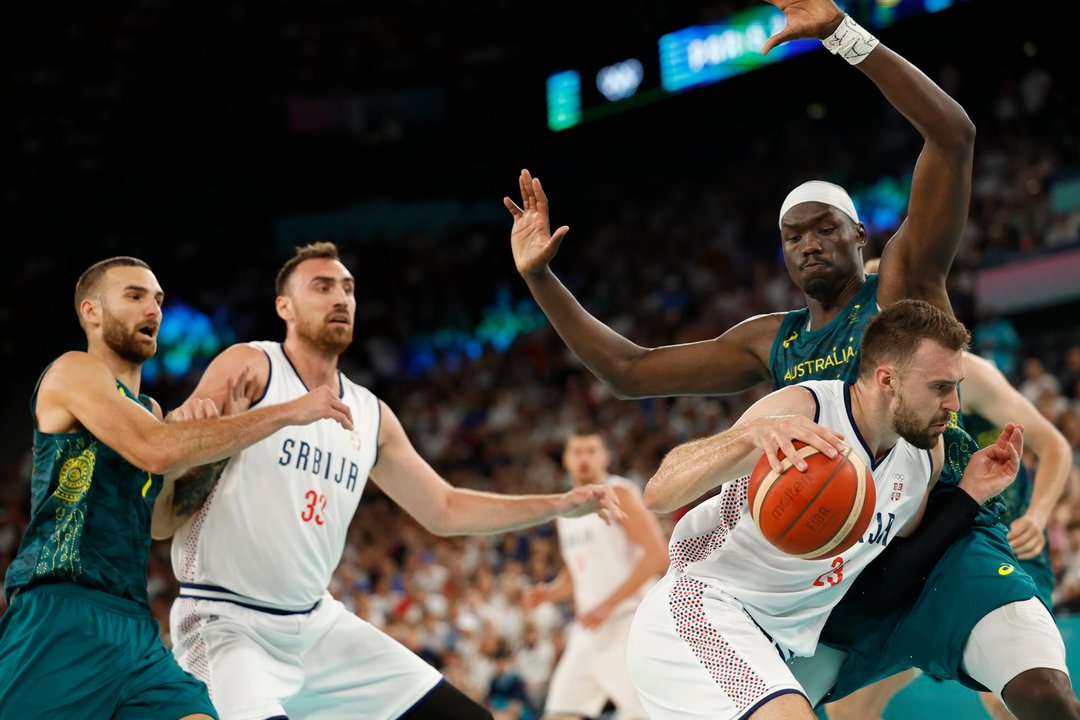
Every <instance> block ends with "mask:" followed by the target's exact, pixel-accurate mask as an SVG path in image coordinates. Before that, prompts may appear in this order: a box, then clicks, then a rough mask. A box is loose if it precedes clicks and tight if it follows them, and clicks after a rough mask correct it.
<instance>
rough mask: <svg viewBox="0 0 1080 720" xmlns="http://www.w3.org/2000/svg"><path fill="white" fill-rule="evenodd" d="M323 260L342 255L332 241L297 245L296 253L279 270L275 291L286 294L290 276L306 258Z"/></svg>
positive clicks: (333, 258)
mask: <svg viewBox="0 0 1080 720" xmlns="http://www.w3.org/2000/svg"><path fill="white" fill-rule="evenodd" d="M316 258H318V259H322V260H338V259H340V255H339V254H338V247H337V245H335V244H334V243H332V242H317V243H311V244H309V245H297V246H296V254H295V255H293V256H292V257H291V258H289V259H288V260H286V261H285V264H284V265H282V266H281V269H280V270H278V274H277V280H275V281H274V291H275V292H276V293H277V294H278V295H284V294H285V285H286V284H287V283H288V282H289V278H290V277H291V276H292V274H293V270H296V267H297V266H298V265H299V264H300V263H302V262H304V261H305V260H313V259H316Z"/></svg>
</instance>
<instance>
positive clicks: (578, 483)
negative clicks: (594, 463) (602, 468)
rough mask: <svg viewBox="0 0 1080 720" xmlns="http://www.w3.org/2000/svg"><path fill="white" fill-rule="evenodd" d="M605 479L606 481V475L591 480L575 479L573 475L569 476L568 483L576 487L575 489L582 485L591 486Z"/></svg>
mask: <svg viewBox="0 0 1080 720" xmlns="http://www.w3.org/2000/svg"><path fill="white" fill-rule="evenodd" d="M606 479H607V473H600V474H599V475H597V476H596V477H595V478H593V479H591V480H589V479H587V478H583V477H577V476H575V475H571V476H570V482H571V483H573V485H574V487H576V488H579V487H581V486H582V485H590V484H593V483H602V482H604V480H606Z"/></svg>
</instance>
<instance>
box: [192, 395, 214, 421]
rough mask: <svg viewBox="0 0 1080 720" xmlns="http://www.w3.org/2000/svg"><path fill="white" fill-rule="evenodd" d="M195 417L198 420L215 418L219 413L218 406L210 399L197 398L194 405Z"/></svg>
mask: <svg viewBox="0 0 1080 720" xmlns="http://www.w3.org/2000/svg"><path fill="white" fill-rule="evenodd" d="M194 405H195V406H194V415H195V419H196V420H206V419H208V418H215V417H217V416H218V415H219V414H220V413H218V409H217V405H215V404H214V401H213V400H211V399H210V398H197V399H196V400H195V403H194Z"/></svg>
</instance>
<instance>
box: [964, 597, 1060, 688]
mask: <svg viewBox="0 0 1080 720" xmlns="http://www.w3.org/2000/svg"><path fill="white" fill-rule="evenodd" d="M961 667H962V668H963V670H964V672H966V673H967V674H968V675H970V676H971V677H972V678H974V679H975V680H977V681H979V682H980V683H982V684H983V685H985V686H986V687H987V688H988V689H989V690H990V692H992V693H994V694H995V695H997V696H998V697H1001V691H1002V689H1003V688H1004V687H1005V686H1006V685H1008V683H1009V681H1010V680H1012V679H1013V678H1014V677H1016V676H1017V675H1019V674H1020V673H1022V672H1024V671H1026V670H1034V669H1035V668H1049V669H1051V670H1060V671H1061V672H1063V673H1065V674H1066V675H1068V674H1069V668H1068V666H1067V665H1066V664H1065V642H1064V641H1063V640H1062V639H1061V631H1060V630H1058V627H1057V625H1056V624H1055V623H1054V618H1053V617H1052V616H1051V615H1050V611H1048V610H1047V609H1046V606H1045V605H1043V604H1042V603H1041V602H1039V600H1038V598H1028V599H1027V600H1021V601H1018V602H1012V603H1009V604H1008V605H1002V606H1001V607H999V608H997V609H996V610H992V611H990V612H988V613H987V614H986V615H984V616H983V618H982V620H979V622H978V623H976V625H975V627H974V628H972V630H971V634H970V635H968V639H967V642H966V643H965V644H964V660H963V665H962V666H961Z"/></svg>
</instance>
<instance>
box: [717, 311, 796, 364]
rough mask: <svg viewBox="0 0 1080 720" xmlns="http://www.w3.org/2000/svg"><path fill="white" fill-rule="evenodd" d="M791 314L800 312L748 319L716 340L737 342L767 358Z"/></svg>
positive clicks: (770, 314) (767, 314)
mask: <svg viewBox="0 0 1080 720" xmlns="http://www.w3.org/2000/svg"><path fill="white" fill-rule="evenodd" d="M791 312H798V311H788V310H785V311H784V312H776V313H766V314H764V315H755V316H753V317H751V318H747V319H746V320H743V321H742V322H740V323H739V324H737V325H735V326H734V327H732V328H731V329H729V330H727V331H726V332H725V333H724V334H723V335H721V336H719V337H718V338H716V341H717V342H736V343H738V344H740V345H742V346H743V347H745V348H746V349H748V350H753V351H755V352H756V353H757V354H758V355H762V356H767V355H768V353H769V351H770V350H771V349H772V344H773V340H774V339H775V338H776V335H777V333H779V332H780V328H781V327H783V325H784V320H785V319H786V318H787V316H788V315H789V314H790V313H791Z"/></svg>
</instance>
